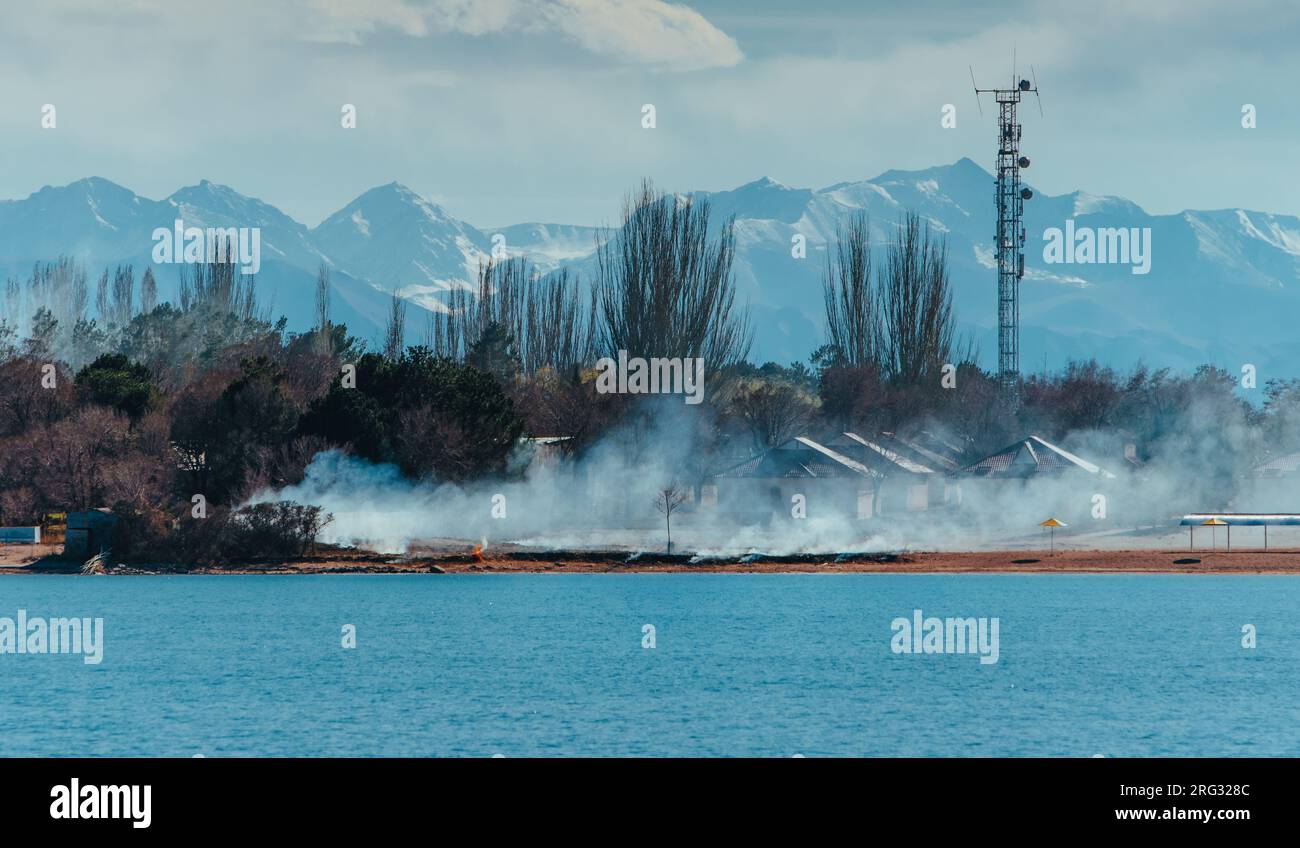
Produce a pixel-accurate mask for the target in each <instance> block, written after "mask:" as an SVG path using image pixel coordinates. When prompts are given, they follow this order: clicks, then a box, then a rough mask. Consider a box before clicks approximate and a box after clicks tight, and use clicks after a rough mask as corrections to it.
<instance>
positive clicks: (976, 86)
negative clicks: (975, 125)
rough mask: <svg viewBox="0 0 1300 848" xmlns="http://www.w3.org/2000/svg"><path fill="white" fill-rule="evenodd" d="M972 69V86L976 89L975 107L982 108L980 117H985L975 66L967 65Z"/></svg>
mask: <svg viewBox="0 0 1300 848" xmlns="http://www.w3.org/2000/svg"><path fill="white" fill-rule="evenodd" d="M966 67H967V68H969V69H970V87H971V88H973V89H975V108H976V109H979V110H980V117H981V118H982V117H984V107H983V106H981V105H980V87H979V86H978V85H976V84H975V66H974V65H967V66H966Z"/></svg>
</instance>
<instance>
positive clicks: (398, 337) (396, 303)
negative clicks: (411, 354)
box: [384, 292, 406, 362]
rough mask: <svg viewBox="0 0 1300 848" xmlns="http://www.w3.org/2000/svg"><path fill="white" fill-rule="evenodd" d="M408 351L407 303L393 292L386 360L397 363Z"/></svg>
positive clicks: (385, 351)
mask: <svg viewBox="0 0 1300 848" xmlns="http://www.w3.org/2000/svg"><path fill="white" fill-rule="evenodd" d="M405 349H406V301H405V300H403V299H402V298H401V297H399V296H398V294H397V292H393V300H392V303H391V305H390V307H389V310H388V326H387V327H386V328H385V330H384V358H385V359H387V360H388V361H389V362H396V361H397V360H398V359H399V358H401V356H402V351H403V350H405Z"/></svg>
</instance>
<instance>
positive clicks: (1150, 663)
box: [0, 574, 1300, 757]
mask: <svg viewBox="0 0 1300 848" xmlns="http://www.w3.org/2000/svg"><path fill="white" fill-rule="evenodd" d="M917 608H920V609H921V610H923V611H924V613H925V614H926V615H927V616H930V615H934V616H939V617H947V616H976V617H980V616H987V617H997V618H999V619H1000V658H999V661H998V662H997V663H996V664H994V665H981V664H980V662H979V660H978V657H977V656H975V655H972V654H966V655H937V654H936V655H906V654H895V653H893V652H892V651H891V649H890V641H891V638H892V636H893V632H892V631H891V629H890V622H891V621H892V620H893V619H895V618H898V617H909V618H910V617H911V615H912V611H913V610H914V609H917ZM19 609H25V610H26V611H27V614H28V616H29V617H31V616H44V617H47V618H48V617H57V616H69V617H72V616H76V617H92V618H93V617H102V618H103V619H104V641H105V647H104V659H103V662H102V663H101V664H100V665H98V666H92V665H86V664H85V663H83V661H82V658H81V657H79V656H70V655H59V656H55V655H14V654H0V755H5V756H18V755H36V756H176V757H190V756H193V755H195V754H203V755H204V756H209V757H218V756H313V757H314V756H371V755H376V756H418V757H424V756H492V755H495V754H502V755H505V756H508V757H519V756H778V757H788V756H792V755H794V754H803V755H805V756H809V757H812V756H1068V757H1090V756H1093V755H1095V754H1104V755H1106V756H1108V757H1134V756H1197V755H1206V756H1296V755H1297V754H1300V697H1297V696H1298V695H1300V578H1295V577H1286V576H1186V575H1121V576H1101V575H1077V576H1073V575H1071V576H1065V575H732V574H624V575H605V574H602V575H561V574H551V575H402V576H395V575H347V576H343V575H339V576H333V575H328V576H248V577H241V576H211V577H202V576H192V577H188V576H187V577H99V578H93V577H71V576H70V577H53V576H50V577H44V576H42V577H32V576H20V577H0V616H4V617H9V618H16V616H17V612H18V610H19ZM345 624H353V625H355V626H356V633H357V646H356V648H355V649H344V648H342V647H341V630H342V627H343V625H345ZM645 624H651V625H653V626H654V627H655V643H656V646H655V647H654V648H653V649H646V648H643V647H642V626H643V625H645ZM1245 624H1253V625H1254V626H1255V627H1256V628H1257V633H1258V637H1257V638H1258V647H1256V648H1254V649H1253V650H1251V649H1246V648H1243V647H1242V626H1243V625H1245Z"/></svg>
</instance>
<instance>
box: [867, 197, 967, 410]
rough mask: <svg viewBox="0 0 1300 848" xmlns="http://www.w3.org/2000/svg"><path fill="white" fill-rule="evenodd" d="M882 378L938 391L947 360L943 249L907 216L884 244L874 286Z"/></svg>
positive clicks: (948, 297) (949, 338)
mask: <svg viewBox="0 0 1300 848" xmlns="http://www.w3.org/2000/svg"><path fill="white" fill-rule="evenodd" d="M879 297H880V305H881V313H882V318H883V321H884V325H885V333H884V341H885V350H884V363H885V373H886V374H887V375H888V376H889V377H890V378H892V379H893V380H896V381H898V382H900V383H903V384H905V385H922V384H925V385H928V384H930V383H933V384H934V385H936V386H937V385H938V380H939V374H940V371H941V369H942V368H943V366H944V364H945V363H948V362H951V360H952V348H953V329H954V320H953V316H952V290H951V287H950V285H949V280H948V245H947V242H946V241H945V240H944V239H943V238H942V237H936V236H934V235H933V234H932V233H931V232H930V225H929V224H928V223H927V224H925V226H924V227H922V225H921V219H920V216H918V215H916V214H914V213H908V215H907V216H906V218H904V220H903V222H902V224H901V225H900V227H899V231H898V235H897V236H896V237H895V238H894V240H893V241H892V242H891V243H890V245H889V249H888V252H887V254H886V258H885V267H884V269H883V271H882V274H881V280H880V295H879Z"/></svg>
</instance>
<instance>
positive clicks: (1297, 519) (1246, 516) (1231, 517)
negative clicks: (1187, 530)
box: [1178, 512, 1300, 527]
mask: <svg viewBox="0 0 1300 848" xmlns="http://www.w3.org/2000/svg"><path fill="white" fill-rule="evenodd" d="M1213 519H1218V520H1219V521H1222V522H1223V523H1224V524H1227V525H1228V526H1229V527H1300V514H1297V513H1291V512H1274V513H1267V512H1193V513H1190V514H1188V515H1184V516H1183V517H1182V519H1181V520H1179V522H1178V523H1179V524H1180V525H1182V526H1183V527H1189V526H1191V527H1199V526H1201V525H1202V524H1204V523H1205V522H1207V521H1210V520H1213Z"/></svg>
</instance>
